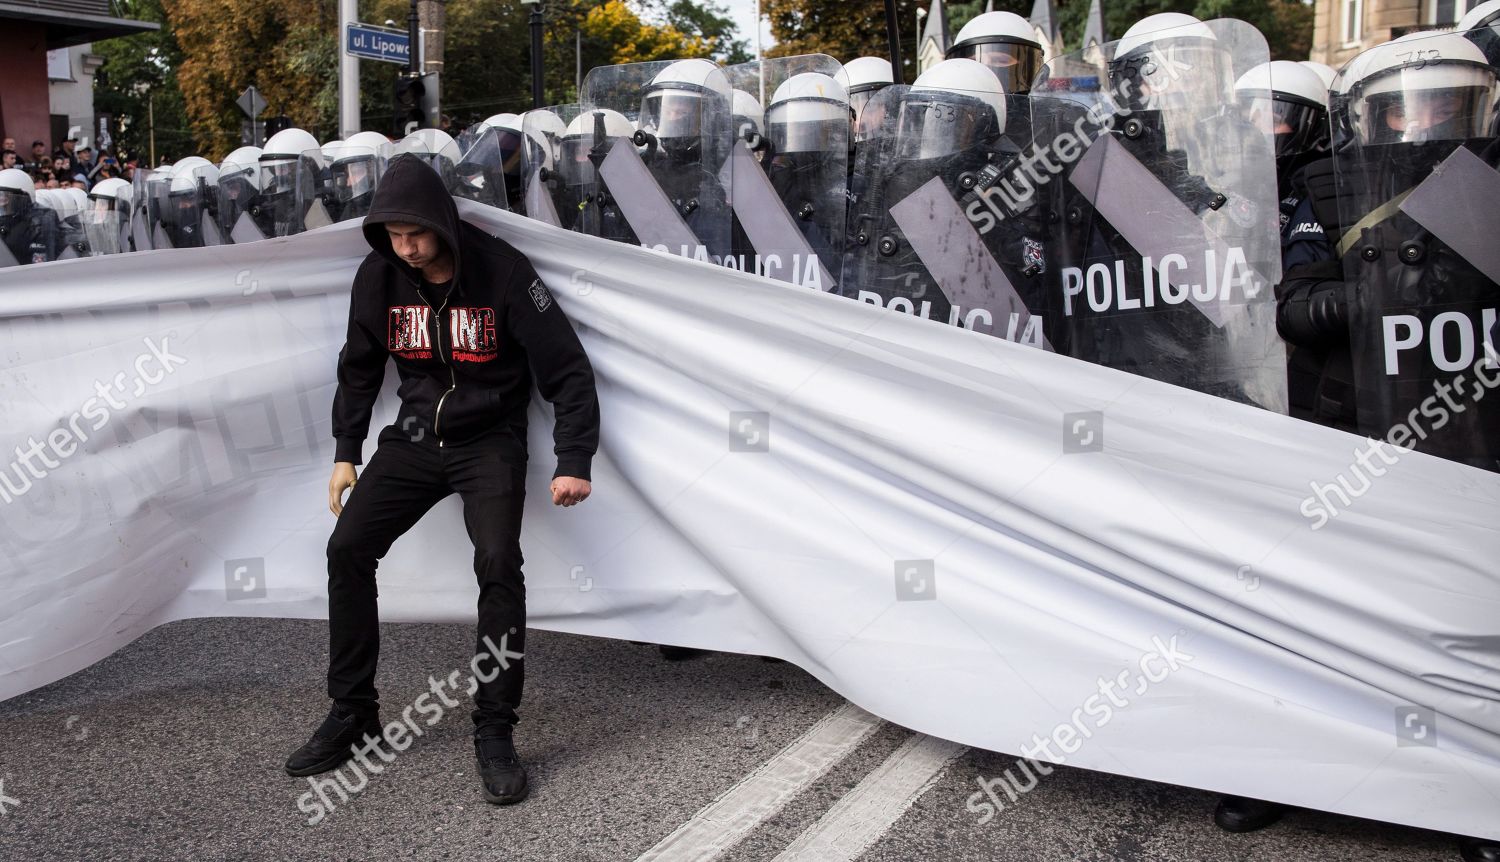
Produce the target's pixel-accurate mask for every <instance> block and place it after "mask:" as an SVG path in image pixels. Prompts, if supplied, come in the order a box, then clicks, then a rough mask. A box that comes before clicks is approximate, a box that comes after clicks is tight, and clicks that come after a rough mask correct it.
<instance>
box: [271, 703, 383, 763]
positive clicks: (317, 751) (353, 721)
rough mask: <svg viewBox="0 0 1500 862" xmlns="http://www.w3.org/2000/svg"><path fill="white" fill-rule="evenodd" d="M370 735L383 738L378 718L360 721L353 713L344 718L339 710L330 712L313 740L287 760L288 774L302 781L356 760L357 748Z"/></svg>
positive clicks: (373, 716)
mask: <svg viewBox="0 0 1500 862" xmlns="http://www.w3.org/2000/svg"><path fill="white" fill-rule="evenodd" d="M367 733H368V734H369V735H371V736H376V737H378V736H380V717H379V715H378V714H372V715H367V716H364V717H361V716H359V715H357V714H354V713H350V714H348V715H345V714H343V713H341V712H339V709H338V707H336V706H335V707H333V708H332V709H329V710H328V717H327V718H325V719H323V723H322V724H320V725H318V729H317V730H315V731H313V735H312V739H309V740H308V741H307V742H306V743H304V744H303V746H302V747H301V748H299V749H297V750H296V751H294V752H292V756H291V757H288V758H287V759H286V774H287V775H293V776H296V777H298V778H300V777H302V776H304V775H317V774H318V773H320V772H327V771H329V770H330V769H336V768H338V767H339V765H341V764H342V763H344V762H345V761H347V760H348V759H349V758H351V757H353V756H354V749H355V748H358V747H359V746H361V745H363V744H364V742H365V734H367Z"/></svg>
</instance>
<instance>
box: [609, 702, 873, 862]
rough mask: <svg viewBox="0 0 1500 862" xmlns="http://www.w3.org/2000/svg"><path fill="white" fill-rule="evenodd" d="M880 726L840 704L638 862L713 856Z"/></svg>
mask: <svg viewBox="0 0 1500 862" xmlns="http://www.w3.org/2000/svg"><path fill="white" fill-rule="evenodd" d="M883 723H884V722H882V721H881V720H880V719H878V718H876V717H875V716H873V715H871V714H869V713H868V712H865V711H864V710H862V709H860V708H859V707H857V706H855V705H854V704H852V703H846V704H844V705H843V706H842V707H840V708H838V709H837V710H835V711H833V712H831V713H829V714H828V715H825V716H823V718H822V719H820V720H819V721H818V723H817V724H815V725H813V726H812V727H811V728H809V729H808V731H807V732H806V733H804V734H802V736H800V737H798V738H797V739H796V740H794V741H793V742H792V743H791V744H790V745H788V746H787V747H786V748H784V749H782V750H781V751H780V752H779V753H778V754H777V755H776V756H775V757H773V758H771V759H770V760H768V761H766V762H765V763H763V764H761V765H760V767H759V768H757V769H756V770H755V771H754V772H752V773H750V774H749V775H747V776H745V778H744V780H742V781H741V782H740V783H739V784H736V785H735V786H733V787H731V788H729V789H728V790H726V791H725V792H724V793H723V794H721V795H720V796H719V798H718V799H715V800H714V801H713V802H711V803H709V804H708V805H707V806H705V807H704V808H703V810H702V811H699V812H698V813H697V814H694V815H693V817H692V819H691V820H689V821H687V822H686V823H684V824H682V825H681V826H679V827H677V829H676V831H674V832H673V833H672V834H671V835H668V836H667V837H666V838H663V839H662V840H661V842H660V843H658V844H657V845H656V846H655V847H652V848H651V849H650V850H647V851H646V852H645V853H643V854H641V856H640V858H639V859H637V860H636V862H648V860H651V862H688V860H692V862H704V860H708V859H714V858H717V857H718V856H720V855H721V854H723V853H724V852H725V851H727V850H729V849H730V848H731V847H733V846H734V845H736V844H738V843H739V842H740V841H742V840H744V838H745V836H746V835H748V834H750V832H751V830H753V829H755V827H757V826H759V825H760V824H761V823H762V822H764V821H765V820H766V819H767V818H769V817H772V816H773V815H775V814H776V812H778V811H780V810H781V808H782V807H783V806H784V805H786V804H787V803H788V802H790V801H791V800H792V798H793V797H795V796H796V795H797V794H799V793H801V792H802V791H803V790H806V789H807V788H808V786H810V785H811V784H812V783H813V782H814V781H817V780H818V779H819V778H820V777H822V776H823V774H824V773H826V772H827V771H828V770H829V769H831V768H833V766H834V765H835V764H837V763H838V762H839V761H841V760H843V759H844V758H845V757H847V756H849V754H850V753H851V752H853V751H854V749H856V748H858V747H859V745H860V743H862V742H864V741H865V739H866V738H868V737H869V735H870V734H871V733H874V732H875V730H876V729H877V728H879V727H880V725H881V724H883Z"/></svg>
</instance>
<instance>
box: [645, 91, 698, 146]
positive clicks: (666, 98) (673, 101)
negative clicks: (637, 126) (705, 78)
mask: <svg viewBox="0 0 1500 862" xmlns="http://www.w3.org/2000/svg"><path fill="white" fill-rule="evenodd" d="M641 128H642V129H647V130H649V131H651V132H653V133H654V134H655V135H656V136H657V137H658V138H697V137H699V135H700V133H701V132H702V129H703V96H702V95H701V94H699V93H694V92H691V91H688V90H660V91H657V92H655V93H650V94H648V95H647V96H646V98H645V99H643V100H641Z"/></svg>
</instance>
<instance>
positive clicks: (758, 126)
mask: <svg viewBox="0 0 1500 862" xmlns="http://www.w3.org/2000/svg"><path fill="white" fill-rule="evenodd" d="M731 100H732V102H733V113H734V139H735V140H736V141H741V142H743V143H745V144H746V145H748V146H749V147H750V148H751V149H752V150H753V149H759V148H760V146H761V141H762V139H763V138H764V135H765V131H766V112H765V111H764V110H763V109H762V108H761V106H760V100H759V99H757V98H755V97H754V96H752V95H751V94H749V93H747V92H745V91H744V90H735V91H734V92H733V93H732V94H731Z"/></svg>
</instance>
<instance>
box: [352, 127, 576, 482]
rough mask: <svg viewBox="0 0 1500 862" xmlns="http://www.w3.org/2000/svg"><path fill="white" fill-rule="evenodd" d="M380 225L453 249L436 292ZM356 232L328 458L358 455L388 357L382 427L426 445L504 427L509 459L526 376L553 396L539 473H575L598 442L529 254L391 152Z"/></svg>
mask: <svg viewBox="0 0 1500 862" xmlns="http://www.w3.org/2000/svg"><path fill="white" fill-rule="evenodd" d="M386 222H406V223H410V224H418V225H421V226H423V227H426V228H430V229H432V230H433V231H435V232H436V233H437V235H438V237H439V238H440V239H441V240H442V242H443V243H444V244H445V245H446V246H447V247H448V249H449V250H450V251H451V252H452V253H453V267H454V269H453V281H452V282H451V284H450V286H449V287H448V290H447V293H446V294H443V293H442V292H441V291H438V292H437V293H436V298H435V300H434V301H433V302H429V301H428V300H427V299H426V298H424V297H423V295H422V294H421V293H420V292H419V291H418V286H419V285H420V284H421V283H422V277H421V273H420V271H418V270H416V269H414V268H412V267H411V266H410V265H408V264H407V263H406V262H405V261H403V260H401V259H400V258H399V257H397V256H396V253H395V252H394V251H393V250H392V248H391V241H390V237H389V236H388V235H387V233H386V230H385V223H386ZM364 232H365V239H366V240H368V241H369V243H370V246H371V248H373V249H374V250H373V251H371V252H370V254H369V255H368V256H367V257H366V258H365V260H364V263H362V264H361V265H360V267H359V271H358V273H356V275H355V276H354V287H353V290H352V293H351V296H350V303H349V333H348V337H347V339H346V341H345V344H344V349H343V350H342V351H340V353H339V362H338V391H337V392H336V393H335V395H334V398H333V436H334V439H335V441H336V443H337V447H336V454H335V455H334V460H335V461H336V462H337V461H349V462H351V463H354V464H358V463H360V452H361V447H362V443H363V441H364V439H365V437H366V435H367V434H368V433H369V427H370V415H371V412H372V411H373V409H374V405H375V398H376V396H377V395H378V393H379V392H380V385H381V381H382V380H383V379H384V376H385V363H386V357H388V356H389V357H394V359H395V361H396V371H397V372H398V373H399V374H400V376H401V385H400V387H399V389H398V390H397V392H398V394H399V395H400V398H401V408H400V410H399V411H398V413H397V418H396V425H397V426H398V427H400V428H401V429H402V431H403V432H405V433H407V434H408V435H410V436H412V437H413V438H418V439H420V438H419V435H422V434H426V435H431V436H432V437H435V438H436V439H437V441H438V445H440V446H443V445H453V444H458V443H463V442H466V441H470V440H473V439H475V438H477V437H479V436H481V435H485V434H490V433H498V434H500V435H501V436H502V439H503V437H504V436H505V435H507V434H509V435H512V436H513V439H512V440H509V441H506V443H505V444H506V445H507V446H510V447H511V451H513V452H516V453H518V457H520V458H525V453H526V408H527V405H528V403H529V402H530V400H531V382H532V379H533V375H535V379H536V383H537V388H538V390H539V391H540V392H541V394H542V397H544V398H546V399H547V400H548V401H550V402H552V404H553V405H554V407H555V413H556V424H555V427H554V429H553V440H554V443H555V446H554V451H555V452H556V455H557V469H556V471H555V472H554V473H553V476H554V477H557V476H573V477H576V478H579V479H589V478H590V476H589V465H590V462H591V460H592V458H593V455H594V453H595V451H597V449H598V444H599V401H598V396H597V394H596V393H595V389H594V371H593V367H592V366H591V365H590V364H589V360H588V356H587V355H586V354H585V353H584V351H583V346H582V345H581V344H580V343H579V341H578V336H577V334H576V333H574V331H573V327H572V325H571V324H570V323H569V322H568V318H567V317H566V316H565V315H564V314H563V311H562V309H561V308H559V307H558V305H557V303H556V302H555V301H553V298H552V295H551V293H549V292H548V290H547V288H546V286H545V285H544V284H542V280H541V279H540V278H539V277H538V276H537V274H536V271H535V270H534V269H533V268H532V266H531V263H530V261H528V260H527V259H526V257H525V256H524V255H522V254H521V253H520V252H519V251H517V250H516V249H515V248H513V247H512V246H511V245H510V244H509V243H507V242H505V241H504V240H502V239H499V238H497V237H493V236H490V235H489V234H487V233H485V232H484V231H482V230H480V229H479V228H476V227H474V226H473V225H470V224H468V223H466V222H463V221H460V220H459V217H458V208H457V206H455V205H454V203H453V198H452V196H451V195H449V193H448V191H447V190H446V189H445V188H444V187H443V181H442V179H441V178H439V177H438V175H437V173H435V172H434V171H433V170H432V168H431V167H429V166H428V165H426V164H424V163H423V162H422V161H421V160H420V159H418V158H417V157H415V156H411V155H403V156H398V157H397V158H395V159H393V160H392V161H391V163H390V166H389V168H388V169H387V171H386V173H385V176H384V177H383V178H382V180H381V182H380V186H379V187H378V188H377V189H376V191H375V197H374V200H373V201H372V202H371V207H370V214H369V215H367V216H366V217H365V220H364ZM431 292H432V289H431V288H429V293H431Z"/></svg>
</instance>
